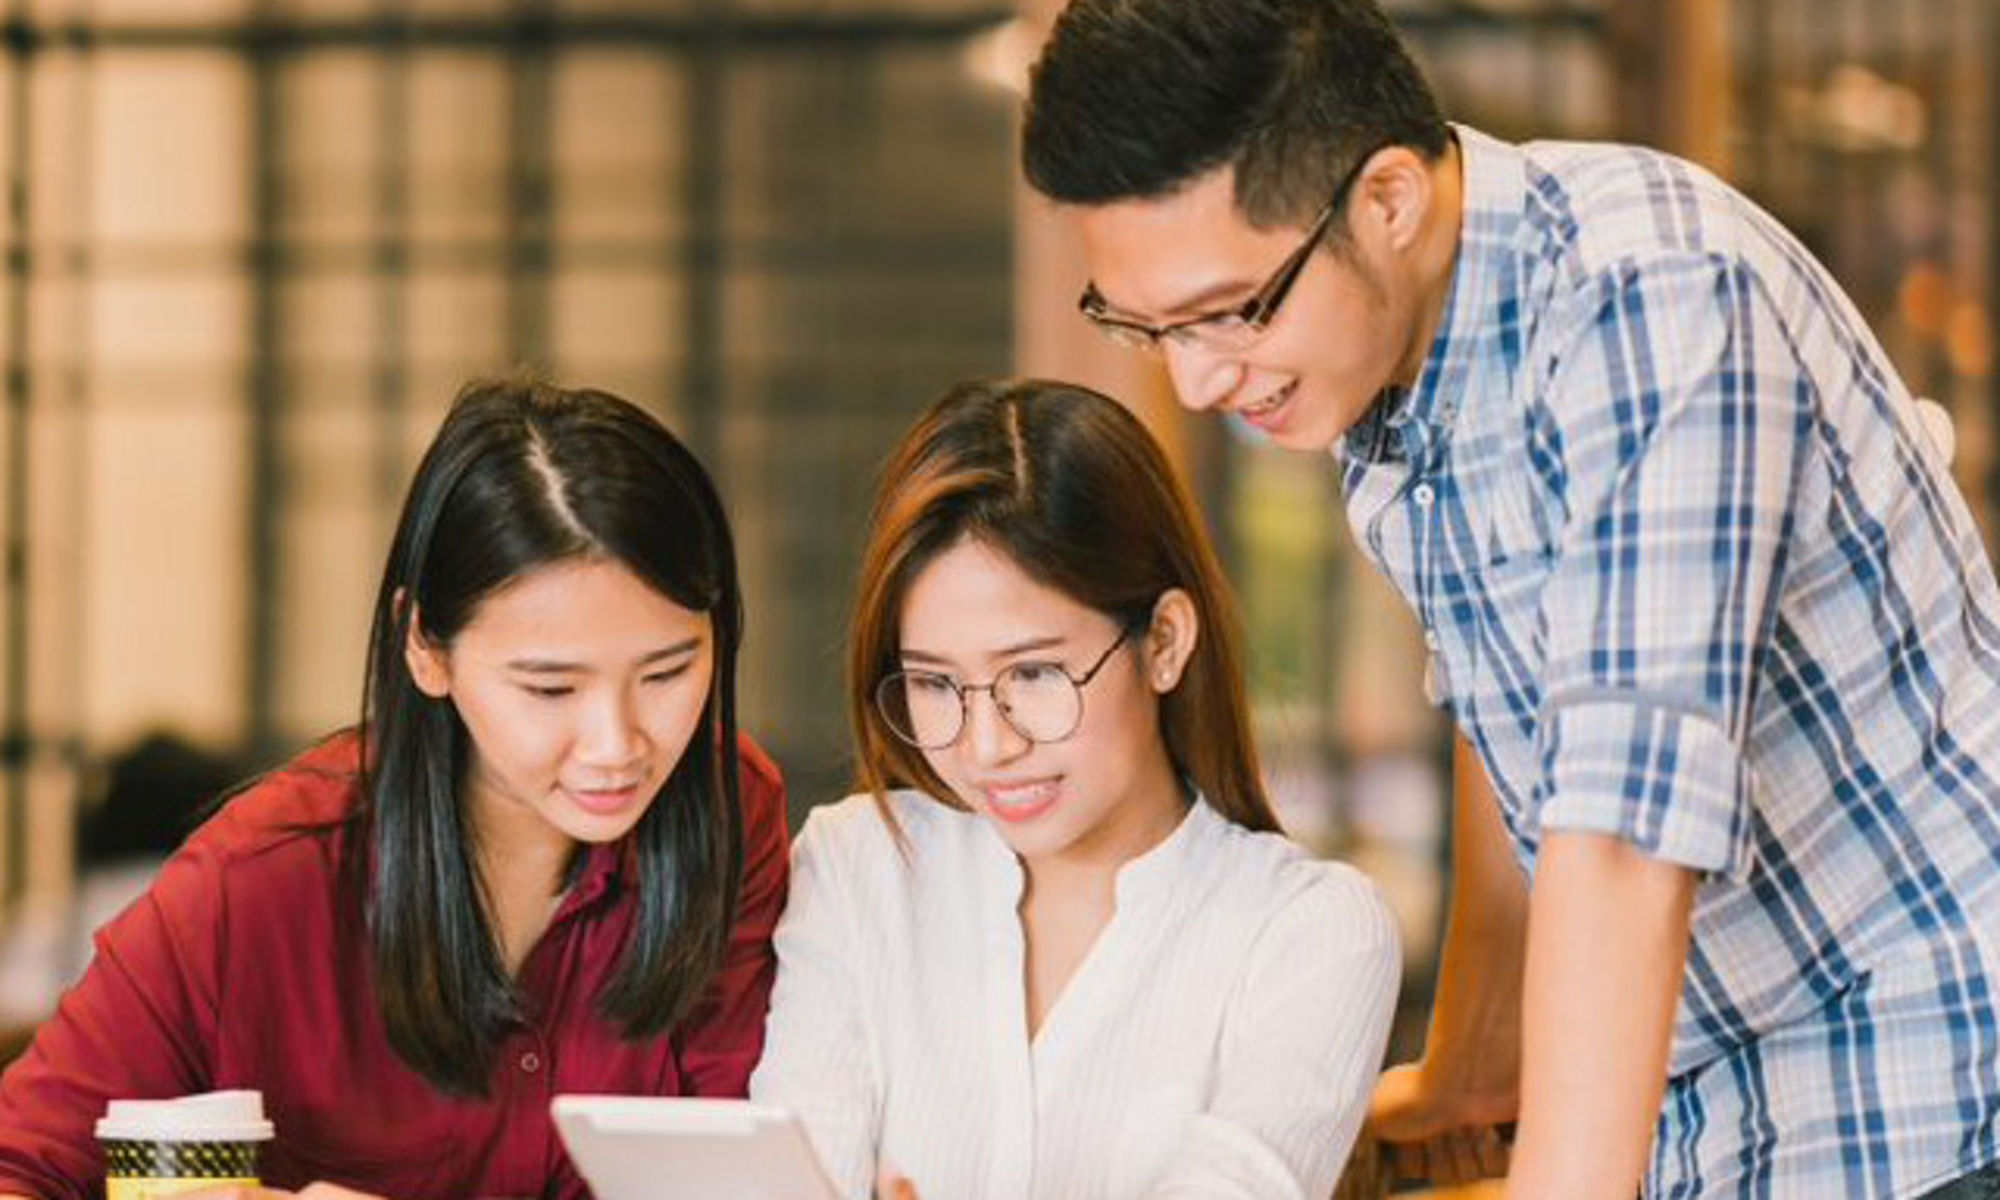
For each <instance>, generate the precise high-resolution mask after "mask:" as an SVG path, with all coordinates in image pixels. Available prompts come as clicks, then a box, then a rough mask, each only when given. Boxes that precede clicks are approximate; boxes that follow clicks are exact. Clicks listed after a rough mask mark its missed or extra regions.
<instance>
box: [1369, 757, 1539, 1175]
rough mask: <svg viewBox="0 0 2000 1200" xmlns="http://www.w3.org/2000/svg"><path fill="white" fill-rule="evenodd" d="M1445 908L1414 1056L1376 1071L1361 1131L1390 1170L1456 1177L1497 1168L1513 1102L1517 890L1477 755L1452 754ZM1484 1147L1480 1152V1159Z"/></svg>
mask: <svg viewBox="0 0 2000 1200" xmlns="http://www.w3.org/2000/svg"><path fill="white" fill-rule="evenodd" d="M1452 765H1453V770H1452V775H1453V787H1452V847H1451V910H1450V914H1449V916H1448V917H1447V920H1446V925H1445V936H1444V946H1443V949H1442V951H1441V953H1440V955H1439V962H1438V981H1437V993H1436V997H1435V999H1434V1000H1433V1002H1432V1005H1431V1022H1430V1030H1429V1032H1428V1033H1427V1034H1426V1036H1425V1038H1424V1053H1423V1057H1422V1058H1421V1059H1419V1060H1418V1061H1417V1062H1415V1063H1413V1064H1410V1065H1407V1066H1402V1067H1396V1068H1394V1069H1392V1070H1390V1071H1388V1072H1387V1073H1385V1074H1384V1075H1383V1078H1382V1082H1381V1084H1380V1085H1379V1086H1377V1088H1376V1089H1375V1097H1374V1100H1373V1102H1372V1104H1371V1106H1370V1110H1369V1116H1368V1120H1369V1132H1370V1133H1371V1134H1373V1135H1374V1136H1375V1137H1377V1138H1380V1139H1382V1140H1383V1141H1385V1142H1390V1143H1394V1144H1395V1152H1394V1155H1393V1159H1394V1163H1395V1166H1396V1169H1397V1172H1398V1174H1401V1175H1407V1176H1413V1177H1422V1178H1429V1179H1434V1180H1437V1181H1438V1182H1442V1183H1451V1182H1461V1181H1463V1180H1465V1179H1470V1178H1475V1177H1479V1176H1484V1175H1497V1174H1499V1173H1501V1172H1502V1171H1503V1170H1504V1169H1505V1165H1504V1161H1502V1159H1501V1158H1500V1157H1499V1147H1498V1140H1497V1139H1496V1138H1494V1137H1493V1136H1492V1134H1491V1133H1490V1132H1489V1131H1490V1130H1491V1128H1492V1127H1493V1126H1496V1125H1499V1124H1501V1123H1503V1122H1507V1121H1511V1120H1513V1119H1514V1117H1515V1115H1516V1112H1517V1111H1518V1108H1519V1104H1520V1072H1521V975H1522V969H1523V964H1524V961H1525V959H1526V956H1527V942H1528V886H1527V880H1526V878H1525V876H1524V875H1523V874H1522V871H1521V869H1520V867H1519V866H1518V865H1517V864H1516V862H1515V859H1514V852H1513V845H1512V842H1511V841H1510V840H1509V838H1508V835H1507V829H1506V826H1505V825H1504V824H1502V822H1501V820H1500V802H1499V800H1498V798H1497V797H1495V796H1494V794H1493V785H1492V784H1491V783H1490V782H1489V781H1488V780H1487V778H1486V772H1485V770H1484V769H1483V768H1482V767H1481V766H1480V765H1479V759H1478V756H1477V755H1476V754H1475V753H1474V752H1473V750H1472V747H1471V745H1470V743H1468V742H1467V741H1466V740H1465V739H1464V737H1463V736H1461V737H1459V738H1458V739H1457V744H1456V746H1455V747H1454V749H1453V754H1452ZM1481 1151H1484V1152H1485V1153H1483V1154H1482V1153H1480V1152H1481Z"/></svg>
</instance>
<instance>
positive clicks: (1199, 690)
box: [847, 380, 1278, 830]
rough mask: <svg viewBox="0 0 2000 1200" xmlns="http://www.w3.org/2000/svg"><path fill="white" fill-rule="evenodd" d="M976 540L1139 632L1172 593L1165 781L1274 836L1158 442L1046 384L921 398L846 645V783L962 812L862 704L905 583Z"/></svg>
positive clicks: (1230, 674) (1119, 417)
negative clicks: (1184, 615) (1174, 679)
mask: <svg viewBox="0 0 2000 1200" xmlns="http://www.w3.org/2000/svg"><path fill="white" fill-rule="evenodd" d="M967 538H971V539H975V540H977V541H978V542H980V543H981V544H983V545H985V546H988V547H990V548H991V549H993V550H996V551H998V552H1000V553H1002V554H1004V555H1006V557H1007V558H1008V559H1009V560H1010V561H1011V562H1012V563H1013V564H1014V565H1015V566H1016V567H1018V568H1020V570H1021V571H1022V572H1024V573H1025V574H1026V575H1027V576H1028V577H1029V578H1031V579H1033V580H1035V581H1036V582H1037V583H1040V584H1042V585H1043V586H1045V587H1049V588H1053V589H1054V590H1056V591H1058V592H1061V593H1062V594H1063V595H1065V596H1068V597H1070V598H1071V599H1073V600H1075V601H1076V602H1077V603H1079V604H1083V605H1086V606H1087V607H1090V608H1093V609H1096V610H1097V611H1099V612H1101V613H1103V614H1105V615H1106V616H1108V617H1110V618H1111V619H1112V620H1114V621H1116V622H1118V623H1119V624H1120V625H1121V626H1127V627H1132V628H1139V629H1143V628H1145V627H1146V626H1147V625H1148V624H1150V621H1151V617H1152V612H1153V606H1154V604H1155V603H1156V602H1157V601H1158V600H1159V598H1160V596H1161V595H1162V594H1164V593H1165V592H1166V591H1168V590H1169V589H1171V588H1180V589H1182V590H1183V591H1185V592H1186V593H1187V594H1188V596H1189V598H1190V599H1191V600H1192V601H1193V602H1194V607H1195V610H1196V613H1197V616H1198V617H1199V620H1200V633H1199V636H1198V637H1197V638H1196V641H1195V648H1194V652H1193V655H1192V656H1191V657H1190V658H1189V660H1188V662H1187V666H1186V668H1185V670H1184V671H1183V672H1182V675H1181V679H1180V682H1179V684H1178V686H1176V687H1175V688H1174V689H1173V690H1172V691H1171V692H1169V693H1167V694H1166V695H1165V696H1162V697H1161V700H1160V724H1161V731H1162V734H1163V737H1164V740H1165V742H1166V747H1167V753H1168V754H1169V755H1170V756H1171V757H1172V759H1173V763H1174V767H1175V769H1176V770H1178V771H1179V772H1181V773H1182V774H1183V775H1185V776H1186V777H1187V778H1188V779H1189V780H1190V781H1191V782H1192V783H1193V784H1194V785H1195V786H1196V787H1198V788H1200V789H1201V792H1202V794H1203V796H1204V797H1206V799H1207V801H1208V803H1209V805H1210V806H1211V807H1212V808H1214V809H1215V810H1216V811H1217V812H1218V813H1220V814H1222V815H1223V816H1224V817H1226V818H1228V819H1229V820H1231V821H1234V822H1235V823H1236V824H1238V825H1242V826H1246V827H1248V828H1251V829H1259V830H1275V829H1276V828H1277V827H1278V823H1277V819H1276V818H1275V817H1274V816H1273V815H1272V812H1271V806H1270V802H1269V801H1268V800H1267V799H1266V797H1265V795H1264V785H1263V779H1262V776H1261V775H1260V774H1259V772H1258V769H1257V752H1256V746H1255V744H1254V742H1253V741H1252V739H1251V735H1250V719H1249V711H1248V706H1247V704H1246V702H1245V699H1244V694H1243V651H1242V637H1241V633H1240V632H1239V629H1238V624H1237V617H1236V603H1235V600H1234V598H1233V596H1232V595H1231V593H1230V590H1229V585H1228V583H1227V581H1226V580H1225V579H1224V577H1223V574H1222V568H1221V564H1220V563H1219V562H1218V561H1217V559H1216V556H1215V551H1214V548H1213V547H1212V546H1210V544H1209V540H1208V536H1207V534H1206V532H1205V531H1204V529H1203V527H1202V524H1201V518H1200V516H1199V515H1198V513H1197V512H1196V510H1195V507H1194V503H1193V501H1192V500H1191V499H1190V498H1189V496H1188V492H1187V488H1186V487H1185V486H1184V485H1183V484H1182V483H1181V481H1180V478H1179V476H1178V475H1176V474H1175V472H1174V470H1173V467H1172V466H1171V465H1170V464H1169V463H1168V461H1167V457H1166V455H1165V454H1164V453H1163V452H1162V451H1161V449H1160V447H1159V444H1158V443H1157V442H1155V441H1154V440H1153V437H1152V435H1151V434H1149V433H1147V432H1146V428H1145V426H1143V425H1141V424H1140V423H1139V421H1138V420H1137V419H1136V418H1135V417H1133V415H1132V414H1131V413H1130V412H1127V411H1126V410H1125V408H1124V407H1123V406H1121V405H1119V404H1118V403H1117V402H1116V401H1114V400H1111V399H1109V398H1107V397H1105V396H1103V395H1100V394H1098V393H1097V392H1094V391H1091V390H1089V389H1088V388H1084V387H1079V386H1077V385H1074V384H1066V383H1052V382H1048V381H1044V380H1009V381H1000V382H973V383H964V384H960V385H958V386H957V387H954V388H953V389H951V390H950V391H949V392H947V393H945V395H944V396H943V397H941V398H940V399H939V400H938V401H937V402H936V403H934V404H933V405H932V406H931V407H930V409H929V410H928V411H926V412H925V413H924V414H923V416H922V417H920V418H918V420H917V423H916V425H915V426H913V427H912V428H911V429H910V431H909V432H908V433H906V434H905V435H904V436H903V439H902V441H901V442H900V443H899V444H898V445H897V446H896V448H895V450H893V451H892V452H891V453H890V455H889V458H888V461H887V462H886V463H885V464H884V465H883V468H882V473H881V477H880V480H879V482H878V483H877V485H876V492H875V503H874V508H873V510H872V512H871V515H870V521H869V534H868V543H867V548H866V549H865V550H864V551H863V554H862V560H861V580H860V587H859V589H858V594H857V596H856V600H855V608H854V624H853V633H852V637H851V640H850V642H849V646H848V662H847V707H848V718H849V721H850V722H851V724H852V726H853V729H854V737H855V746H856V757H857V760H858V772H859V776H860V786H861V787H862V789H863V790H865V791H868V792H870V793H872V794H873V795H874V796H875V799H876V803H877V805H878V806H879V807H881V809H882V812H883V815H884V817H885V818H889V820H890V824H891V825H892V826H893V825H894V824H895V822H894V819H893V818H892V817H890V816H889V812H888V808H887V806H886V804H885V803H884V796H885V793H886V792H887V791H888V789H890V788H893V787H902V786H914V787H917V788H921V789H922V790H923V791H925V792H928V793H929V794H930V795H932V796H934V797H936V798H937V799H939V800H941V801H943V802H944V803H946V804H950V805H952V806H954V807H962V805H961V804H960V802H959V800H958V799H957V798H956V797H955V796H953V795H952V793H951V789H950V788H948V787H947V786H945V784H944V781H943V780H941V779H939V778H938V777H937V775H936V773H935V772H933V771H932V770H931V768H930V764H929V763H927V762H926V761H925V760H924V756H923V752H922V751H920V750H917V749H916V748H914V747H912V746H910V745H908V744H906V743H904V742H903V741H902V740H901V739H899V738H897V737H896V735H895V734H894V733H892V732H890V730H889V728H888V726H887V725H885V724H884V723H883V720H882V717H881V714H880V713H878V712H877V711H876V709H875V704H874V695H875V688H876V685H877V684H878V683H879V682H880V680H881V679H882V677H883V676H884V675H887V674H888V673H889V672H891V671H894V670H896V669H897V668H898V666H900V661H899V658H898V640H899V639H898V630H899V627H900V625H901V622H902V614H903V602H904V599H905V597H906V596H907V595H908V592H909V588H910V585H911V583H912V582H913V581H914V580H915V579H916V577H917V575H918V574H919V573H921V572H922V571H923V569H924V568H925V567H926V566H928V565H929V564H930V563H931V562H932V561H933V560H935V559H936V558H937V557H938V556H939V555H940V554H942V553H944V552H945V551H947V550H949V549H951V548H952V547H953V546H955V545H957V544H958V543H959V542H961V541H963V540H965V539H967Z"/></svg>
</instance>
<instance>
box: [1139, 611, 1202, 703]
mask: <svg viewBox="0 0 2000 1200" xmlns="http://www.w3.org/2000/svg"><path fill="white" fill-rule="evenodd" d="M1145 637H1146V640H1145V646H1144V658H1145V666H1146V682H1147V683H1148V684H1149V685H1151V686H1152V689H1153V690H1154V691H1155V692H1157V693H1159V694H1160V695H1162V696H1164V695H1166V694H1167V693H1168V692H1171V691H1173V690H1174V689H1175V688H1177V687H1179V686H1180V682H1181V674H1182V672H1184V671H1185V670H1187V664H1188V659H1190V658H1192V657H1193V656H1194V647H1195V643H1196V642H1197V641H1199V640H1200V638H1201V616H1200V614H1199V613H1197V612H1196V611H1195V607H1194V599H1193V597H1191V596H1189V595H1188V594H1187V593H1186V592H1184V591H1182V590H1181V589H1180V588H1168V589H1167V590H1166V591H1165V592H1163V593H1161V595H1160V598H1159V599H1158V600H1156V601H1154V602H1153V620H1152V623H1151V624H1150V625H1148V626H1147V627H1146V635H1145Z"/></svg>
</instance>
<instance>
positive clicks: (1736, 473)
mask: <svg viewBox="0 0 2000 1200" xmlns="http://www.w3.org/2000/svg"><path fill="white" fill-rule="evenodd" d="M1578 311H1579V312H1580V313H1581V314H1582V319H1581V320H1580V321H1579V323H1578V324H1577V326H1576V337H1575V340H1574V343H1573V344H1572V345H1571V347H1570V350H1571V352H1570V353H1569V354H1568V355H1567V356H1566V357H1565V358H1564V360H1563V363H1562V366H1561V367H1560V369H1559V372H1558V374H1557V375H1556V376H1555V377H1554V378H1553V380H1552V381H1551V383H1550V386H1549V390H1548V395H1547V398H1546V404H1547V409H1546V414H1545V415H1546V419H1547V420H1548V421H1550V422H1552V423H1553V425H1554V426H1555V427H1556V428H1555V431H1554V432H1553V433H1551V434H1550V436H1551V437H1552V438H1553V439H1554V440H1553V442H1552V443H1551V444H1561V445H1563V446H1565V447H1567V449H1566V450H1565V454H1566V455H1567V457H1566V458H1565V459H1564V462H1563V464H1562V465H1563V467H1564V468H1566V475H1565V479H1566V482H1565V484H1564V508H1565V510H1566V519H1565V523H1564V526H1563V529H1562V533H1561V537H1560V540H1559V545H1558V547H1557V553H1556V557H1555V561H1554V563H1553V565H1552V567H1551V569H1550V572H1549V575H1548V579H1547V582H1546V584H1545V585H1544V587H1543V589H1542V592H1541V595H1540V607H1541V614H1540V628H1541V629H1543V630H1545V631H1546V634H1547V637H1546V648H1545V652H1544V666H1543V669H1542V678H1541V683H1542V689H1541V707H1540V711H1539V713H1538V714H1537V719H1536V723H1535V742H1536V751H1537V754H1538V757H1539V763H1540V774H1539V777H1538V778H1537V779H1536V781H1535V784H1534V787H1533V789H1532V792H1531V794H1530V796H1529V798H1528V802H1527V804H1526V805H1525V808H1524V812H1523V814H1522V818H1521V819H1522V822H1523V825H1524V826H1525V827H1526V831H1527V833H1528V835H1529V836H1531V837H1534V838H1535V839H1537V840H1538V842H1539V843H1540V848H1539V852H1538V863H1537V866H1536V872H1535V882H1534V895H1533V900H1532V901H1531V920H1530V933H1529V952H1528V967H1527V975H1526V997H1527V998H1526V1006H1525V1010H1524V1025H1525V1033H1524V1049H1525V1054H1524V1062H1523V1070H1522V1074H1523V1096H1522V1101H1523V1103H1522V1124H1521V1138H1520V1141H1519V1143H1518V1145H1517V1148H1516V1153H1515V1168H1514V1179H1513V1180H1512V1181H1511V1183H1510V1189H1509V1195H1510V1196H1520V1197H1528V1196H1532V1197H1535V1198H1536V1200H1544V1198H1548V1200H1561V1198H1564V1197H1572V1196H1579V1197H1580V1196H1621V1195H1630V1194H1631V1192H1632V1190H1633V1187H1634V1185H1635V1183H1636V1182H1637V1181H1638V1179H1639V1178H1640V1175H1641V1173H1642V1172H1643V1170H1644V1169H1645V1167H1646V1166H1647V1164H1648V1162H1649V1149H1650V1146H1651V1142H1652V1136H1653V1130H1654V1128H1655V1124H1656V1122H1657V1121H1658V1120H1659V1117H1660V1102H1661V1097H1662V1095H1663V1091H1664V1088H1665V1086H1666V1075H1667V1071H1668V1070H1669V1069H1670V1068H1669V1063H1670V1062H1671V1061H1672V1039H1673V1035H1674V1020H1675V1009H1676V1005H1677V1002H1678V1000H1679V996H1680V992H1681V987H1682V979H1683V973H1684V971H1685V963H1686V959H1687V958H1688V956H1689V955H1690V954H1691V953H1693V952H1694V951H1693V950H1692V948H1691V946H1690V941H1691V920H1692V918H1691V913H1692V909H1693V902H1694V888H1695V882H1696V880H1697V879H1698V878H1699V877H1702V876H1712V877H1715V878H1716V879H1718V881H1719V882H1720V883H1721V884H1722V886H1725V887H1726V886H1730V885H1729V884H1728V883H1727V881H1728V879H1729V878H1730V877H1732V876H1734V875H1736V874H1737V873H1738V872H1740V871H1742V870H1743V869H1744V868H1745V866H1746V864H1747V863H1748V861H1749V854H1750V845H1751V836H1752V835H1751V830H1752V828H1753V826H1754V823H1755V814H1754V812H1753V811H1752V804H1753V803H1754V797H1755V796H1756V794H1757V792H1758V790H1759V785H1758V782H1757V779H1756V763H1755V762H1754V761H1753V759H1752V758H1751V757H1750V748H1749V747H1750V741H1751V727H1752V723H1753V718H1754V713H1755V708H1756V703H1757V700H1758V696H1759V690H1760V686H1761V681H1762V679H1763V678H1764V671H1765V658H1766V656H1767V655H1768V654H1770V653H1771V652H1772V650H1771V648H1772V646H1773V644H1774V643H1775V642H1776V641H1777V637H1776V632H1775V631H1776V630H1777V628H1778V625H1779V616H1778V614H1779V606H1780V600H1781V597H1782V596H1783V595H1784V584H1785V577H1786V571H1787V565H1788V562H1789V555H1790V551H1791V548H1792V547H1793V545H1794V544H1795V535H1796V533H1797V529H1796V524H1797V519H1798V513H1797V505H1798V502H1799V501H1798V498H1799V495H1800V491H1801V487H1802V482H1801V481H1802V480H1803V479H1805V478H1807V476H1808V472H1810V471H1812V470H1815V469H1817V465H1818V459H1817V457H1816V454H1817V451H1816V447H1817V440H1816V439H1817V435H1816V432H1815V431H1816V429H1817V415H1816V409H1817V397H1816V393H1815V391H1814V386H1813V381H1812V378H1811V376H1810V373H1809V372H1808V371H1806V370H1805V368H1804V367H1803V366H1802V365H1801V364H1800V362H1799V360H1798V359H1797V357H1796V351H1795V349H1794V343H1793V339H1792V335H1791V331H1790V330H1789V329H1788V327H1787V324H1786V321H1785V319H1784V318H1783V317H1782V316H1781V315H1780V314H1779V313H1778V311H1777V309H1776V307H1775V304H1774V300H1773V297H1772V295H1771V294H1770V291H1769V288H1768V287H1767V285H1766V284H1765V282H1764V281H1763V279H1762V278H1761V277H1759V276H1758V275H1757V273H1756V272H1755V270H1754V269H1753V268H1752V267H1751V266H1750V265H1748V264H1746V263H1744V262H1741V261H1739V260H1736V259H1733V258H1730V257H1728V256H1727V255H1726V254H1713V255H1711V254H1699V255H1697V254H1676V255H1667V256H1664V257H1661V258H1659V259H1657V260H1649V261H1643V262H1632V263H1626V264H1622V265H1621V266H1620V267H1619V268H1617V269H1615V270H1613V271H1610V272H1607V273H1606V274H1605V275H1604V276H1603V277H1602V278H1600V279H1599V280H1598V281H1597V284H1596V286H1595V287H1594V288H1593V289H1591V290H1590V291H1589V292H1588V294H1587V295H1586V296H1585V297H1583V303H1582V305H1581V307H1580V308H1579V309H1578Z"/></svg>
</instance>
